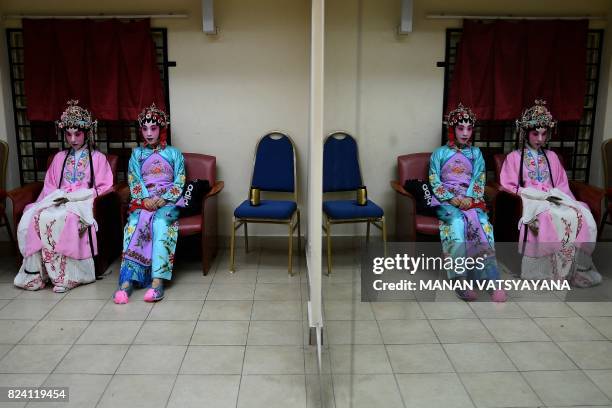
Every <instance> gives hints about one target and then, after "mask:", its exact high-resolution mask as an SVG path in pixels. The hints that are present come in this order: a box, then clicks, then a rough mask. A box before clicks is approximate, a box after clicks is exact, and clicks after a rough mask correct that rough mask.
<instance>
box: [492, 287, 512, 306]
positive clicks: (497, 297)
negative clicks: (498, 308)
mask: <svg viewBox="0 0 612 408" xmlns="http://www.w3.org/2000/svg"><path fill="white" fill-rule="evenodd" d="M507 299H508V296H507V295H506V292H504V290H503V289H495V290H494V291H493V293H491V300H492V301H494V302H496V303H504V302H505V301H506V300H507Z"/></svg>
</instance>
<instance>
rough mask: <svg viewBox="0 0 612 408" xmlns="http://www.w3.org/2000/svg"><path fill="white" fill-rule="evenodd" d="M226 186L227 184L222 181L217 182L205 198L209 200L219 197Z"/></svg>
mask: <svg viewBox="0 0 612 408" xmlns="http://www.w3.org/2000/svg"><path fill="white" fill-rule="evenodd" d="M224 186H225V183H223V182H222V181H217V182H215V184H214V185H213V187H212V189H211V190H210V191H209V192H208V193H206V195H205V196H204V198H205V199H206V198H209V197H212V196H214V195H217V194H219V193H220V192H221V190H223V187H224Z"/></svg>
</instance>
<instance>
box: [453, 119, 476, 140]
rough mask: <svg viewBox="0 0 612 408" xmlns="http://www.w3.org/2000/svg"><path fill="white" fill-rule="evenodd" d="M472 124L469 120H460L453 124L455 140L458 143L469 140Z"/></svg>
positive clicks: (472, 130) (472, 129)
mask: <svg viewBox="0 0 612 408" xmlns="http://www.w3.org/2000/svg"><path fill="white" fill-rule="evenodd" d="M473 132H474V125H473V124H472V122H470V121H469V120H462V121H461V122H459V123H457V126H455V141H456V142H457V143H458V144H460V145H465V144H467V142H469V141H470V139H471V137H472V133H473Z"/></svg>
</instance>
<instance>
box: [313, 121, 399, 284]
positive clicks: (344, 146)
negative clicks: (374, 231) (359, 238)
mask: <svg viewBox="0 0 612 408" xmlns="http://www.w3.org/2000/svg"><path fill="white" fill-rule="evenodd" d="M340 191H356V192H357V199H356V200H324V201H323V216H324V223H325V225H323V230H324V231H325V234H326V237H327V272H328V274H329V273H331V270H332V249H331V226H332V225H333V224H347V223H366V225H367V230H366V241H369V239H370V225H374V226H375V227H377V228H378V229H380V230H381V231H382V239H383V245H384V247H385V249H386V245H387V227H386V224H385V215H384V211H383V209H382V208H380V207H379V206H378V205H376V204H375V203H374V202H373V201H371V200H368V198H367V193H366V189H365V186H364V185H363V178H362V177H361V170H360V168H359V153H358V149H357V142H356V141H355V139H354V138H353V137H352V136H351V135H349V134H348V133H346V132H334V133H332V134H330V135H329V136H327V138H326V139H325V143H324V145H323V193H331V192H340Z"/></svg>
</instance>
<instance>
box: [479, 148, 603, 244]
mask: <svg viewBox="0 0 612 408" xmlns="http://www.w3.org/2000/svg"><path fill="white" fill-rule="evenodd" d="M558 157H559V160H560V161H561V164H562V165H563V156H562V155H558ZM505 159H506V154H496V155H494V156H493V160H494V163H495V181H494V182H492V183H491V184H490V185H491V186H492V187H494V188H495V189H496V190H497V192H496V194H495V196H494V199H493V208H494V209H495V211H494V212H495V217H494V218H493V221H492V222H493V229H494V230H495V240H496V241H500V242H518V240H519V231H518V228H517V226H518V221H519V219H520V218H521V214H522V212H523V204H522V201H521V198H520V197H519V196H518V195H517V194H514V193H510V192H507V191H505V190H502V189H501V185H500V184H499V175H500V173H501V169H502V166H503V164H504V160H505ZM569 185H570V190H571V192H572V194H574V196H575V197H576V200H578V201H582V202H584V203H586V204H587V205H588V206H589V208H590V209H591V213H592V214H593V218H595V222H596V223H598V224H599V220H600V219H601V212H602V211H601V210H602V207H601V202H602V200H603V198H604V195H605V192H604V190H603V189H601V188H599V187H595V186H592V185H590V184H587V183H584V182H581V181H571V180H570V182H569Z"/></svg>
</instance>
